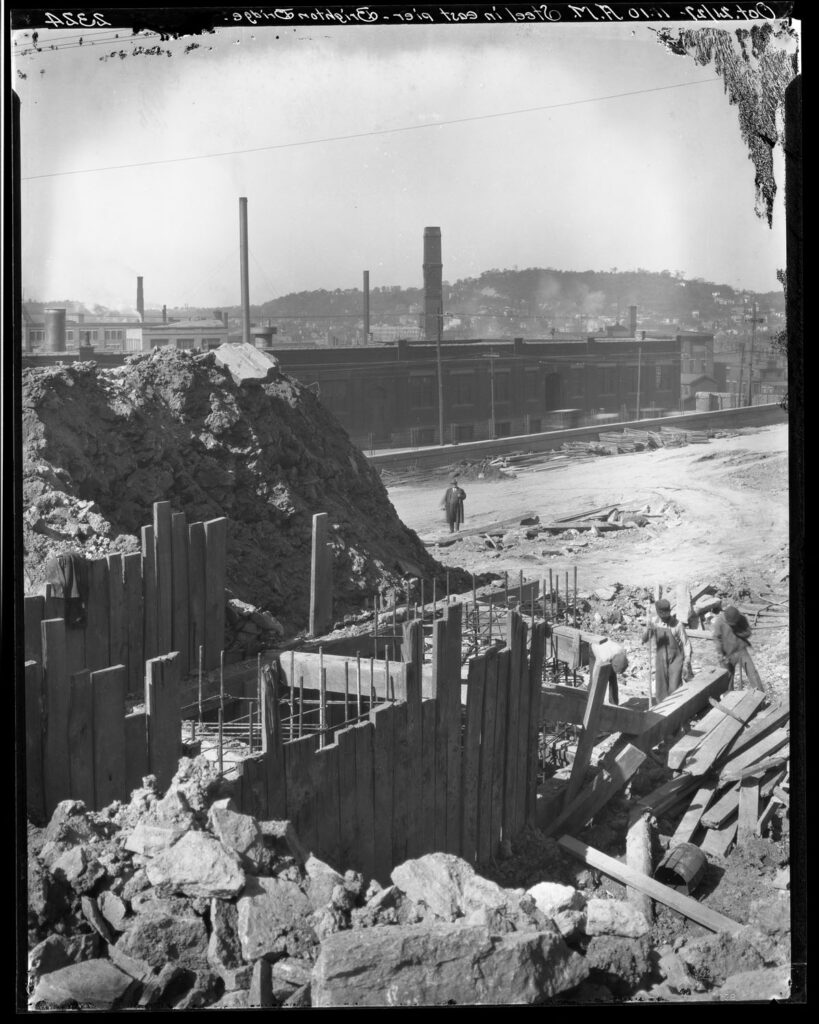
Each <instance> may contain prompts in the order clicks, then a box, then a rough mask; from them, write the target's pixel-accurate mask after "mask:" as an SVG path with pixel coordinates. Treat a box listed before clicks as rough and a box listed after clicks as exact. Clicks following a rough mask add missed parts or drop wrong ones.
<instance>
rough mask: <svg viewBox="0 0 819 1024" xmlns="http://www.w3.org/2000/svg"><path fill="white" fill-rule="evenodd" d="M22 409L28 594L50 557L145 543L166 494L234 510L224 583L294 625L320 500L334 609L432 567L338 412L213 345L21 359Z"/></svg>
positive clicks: (344, 609) (217, 513)
mask: <svg viewBox="0 0 819 1024" xmlns="http://www.w3.org/2000/svg"><path fill="white" fill-rule="evenodd" d="M22 414H23V415H22V428H23V430H22V433H23V453H22V454H23V459H22V465H23V509H24V514H23V543H24V571H25V574H26V591H27V592H28V593H32V592H34V591H36V590H38V589H39V588H40V586H41V584H42V583H43V580H44V566H45V563H46V562H47V560H48V558H50V557H51V556H52V555H55V554H60V553H63V552H65V551H67V550H79V551H82V552H83V553H85V554H86V555H88V556H90V557H96V556H99V555H102V554H106V553H108V552H112V551H123V552H127V551H137V550H139V540H138V537H139V531H140V528H141V527H142V526H144V525H146V524H148V523H150V522H151V519H152V504H153V502H154V501H162V500H167V501H170V502H171V504H172V507H173V508H174V509H175V510H182V511H184V512H185V514H186V516H187V521H188V522H189V523H193V522H197V521H206V520H209V519H214V518H218V517H221V516H226V517H227V518H228V519H229V521H230V529H229V535H228V553H227V580H228V586H229V588H230V590H231V591H232V594H233V595H234V596H235V597H236V598H237V599H241V600H242V601H246V602H251V603H252V604H253V605H255V606H258V607H259V608H262V609H264V610H266V611H268V612H270V614H271V615H272V616H273V617H275V618H276V619H277V620H279V621H280V622H281V623H282V624H284V625H285V626H286V627H287V628H288V629H293V630H297V629H298V628H300V627H301V626H303V625H304V623H306V621H307V617H308V610H309V585H310V553H311V539H312V517H313V515H314V514H315V513H318V512H326V513H328V515H329V517H330V522H331V524H332V528H331V531H330V537H329V544H330V546H331V547H332V549H333V566H334V581H333V582H334V604H335V608H336V611H337V614H339V616H341V615H343V614H345V613H348V612H350V613H355V612H357V611H358V610H359V609H360V606H361V604H362V603H363V602H362V598H364V597H367V598H371V597H372V595H373V594H374V593H376V592H377V591H381V590H383V589H384V588H385V587H389V586H396V585H401V584H402V583H403V580H404V578H405V577H406V576H407V575H412V576H418V577H425V578H427V579H431V578H432V577H433V576H434V575H435V574H436V571H439V570H440V567H439V566H438V565H437V563H436V562H434V561H433V559H432V558H431V557H430V556H429V554H428V553H427V552H426V550H425V549H424V546H423V545H422V544H421V543H420V542H419V541H418V538H417V537H416V535H415V534H414V533H413V532H412V531H411V530H409V529H407V528H406V527H405V526H404V525H403V524H402V523H401V521H400V520H399V519H398V516H397V515H396V513H395V509H394V508H393V506H392V504H391V502H390V500H389V497H388V495H387V492H386V489H385V488H384V486H383V484H382V482H381V480H380V479H379V475H378V473H377V472H376V471H375V470H374V469H373V468H372V467H371V466H370V464H369V462H368V461H367V459H366V458H364V456H363V455H362V453H361V452H360V451H359V450H358V449H357V448H355V447H354V446H353V445H352V444H351V442H350V440H349V438H348V436H347V435H346V433H345V432H344V430H343V429H342V428H341V427H340V426H339V424H338V421H337V420H336V419H335V418H334V417H333V416H332V414H331V413H330V412H329V411H328V410H327V409H326V408H325V407H324V406H323V405H322V404H321V403H320V402H319V401H318V400H317V398H316V397H315V395H313V394H312V392H311V391H310V390H309V389H308V388H306V387H304V386H303V385H301V384H300V383H299V382H298V381H295V380H293V379H291V378H289V377H287V376H286V375H283V374H279V373H278V372H277V371H275V370H272V371H271V374H270V375H269V379H267V380H249V381H245V382H243V383H242V384H237V383H236V382H235V381H234V380H233V378H232V376H231V374H230V372H229V371H228V370H226V369H223V368H222V367H220V366H219V365H217V363H216V362H215V360H214V358H213V355H212V353H207V354H202V355H192V354H190V353H186V352H176V351H173V350H168V351H164V350H159V349H157V350H156V351H154V352H153V353H152V354H150V355H139V356H133V357H129V359H128V360H127V362H126V365H124V366H121V367H117V368H114V369H101V368H98V367H97V365H96V364H95V363H93V362H91V363H73V364H71V365H61V364H58V365H56V366H49V367H43V368H29V369H25V370H24V371H23V375H22ZM452 573H453V575H456V576H458V577H459V579H460V574H459V573H457V571H456V570H452ZM453 585H454V584H453ZM467 585H468V580H467V578H466V576H465V575H464V576H463V580H462V581H461V583H460V588H461V589H463V588H465V587H466V586H467Z"/></svg>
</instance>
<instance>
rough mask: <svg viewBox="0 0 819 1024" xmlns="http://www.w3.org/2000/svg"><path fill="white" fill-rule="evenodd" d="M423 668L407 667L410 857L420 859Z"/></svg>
mask: <svg viewBox="0 0 819 1024" xmlns="http://www.w3.org/2000/svg"><path fill="white" fill-rule="evenodd" d="M420 677H421V666H420V665H419V664H417V663H408V664H407V790H406V806H407V851H406V856H407V857H412V858H415V857H419V856H420V855H421V853H422V852H423V851H422V846H423V809H424V789H423V759H422V758H423V746H422V743H423V740H422V736H423V708H422V705H421V678H420Z"/></svg>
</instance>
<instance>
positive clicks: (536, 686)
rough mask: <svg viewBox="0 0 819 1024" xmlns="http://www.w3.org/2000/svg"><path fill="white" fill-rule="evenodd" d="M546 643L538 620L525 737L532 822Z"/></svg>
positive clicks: (532, 819) (529, 819)
mask: <svg viewBox="0 0 819 1024" xmlns="http://www.w3.org/2000/svg"><path fill="white" fill-rule="evenodd" d="M545 644H546V623H545V622H539V623H537V624H536V625H535V627H534V628H533V630H532V639H531V641H530V650H529V689H530V694H529V707H530V713H529V735H528V739H527V762H526V820H527V822H529V823H531V824H534V822H535V813H536V808H537V782H538V767H539V764H538V731H539V726H540V722H541V720H542V715H541V714H540V713H539V712H540V710H541V692H542V691H541V688H542V679H543V657H544V649H545Z"/></svg>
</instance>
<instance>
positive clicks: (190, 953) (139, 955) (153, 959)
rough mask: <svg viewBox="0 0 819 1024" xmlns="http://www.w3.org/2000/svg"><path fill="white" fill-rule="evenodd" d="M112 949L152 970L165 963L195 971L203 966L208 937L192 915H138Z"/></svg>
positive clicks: (158, 913)
mask: <svg viewBox="0 0 819 1024" xmlns="http://www.w3.org/2000/svg"><path fill="white" fill-rule="evenodd" d="M116 948H117V949H118V950H120V951H121V952H122V953H125V954H126V955H127V956H130V957H133V958H135V959H137V960H144V961H145V962H146V963H148V964H150V965H151V966H152V967H163V966H164V965H165V964H166V963H168V962H169V961H172V960H173V961H177V962H178V963H180V964H182V965H190V966H193V967H199V966H202V965H205V964H206V963H207V949H208V934H207V930H206V929H205V923H204V921H203V920H202V918H201V917H198V916H197V915H196V914H188V915H183V914H176V915H174V916H171V915H170V914H164V913H162V912H161V911H160V912H154V913H150V912H149V913H146V914H139V915H138V916H137V917H135V918H134V921H133V924H131V925H130V926H129V928H128V930H127V931H125V932H123V934H122V935H121V936H120V938H119V941H118V942H117V944H116Z"/></svg>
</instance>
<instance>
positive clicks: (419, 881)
mask: <svg viewBox="0 0 819 1024" xmlns="http://www.w3.org/2000/svg"><path fill="white" fill-rule="evenodd" d="M474 874H475V870H474V868H473V867H472V866H471V865H470V864H467V862H466V861H465V860H461V858H460V857H456V856H454V855H453V854H450V853H428V854H426V855H425V856H423V857H418V858H417V859H415V860H406V861H404V863H403V864H399V865H398V867H395V868H393V870H392V873H391V875H390V878H391V879H392V881H393V883H394V884H395V885H397V886H398V888H399V889H400V890H401V891H402V892H404V893H406V895H407V896H408V897H409V899H411V900H412V901H413V903H423V904H424V906H426V907H428V908H429V910H431V911H432V913H433V914H434V915H435V916H436V917H438V918H440V919H441V920H442V921H454V920H455V918H456V917H460V916H462V915H463V890H464V884H465V882H466V880H467V879H468V878H471V877H472V876H473V875H474Z"/></svg>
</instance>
